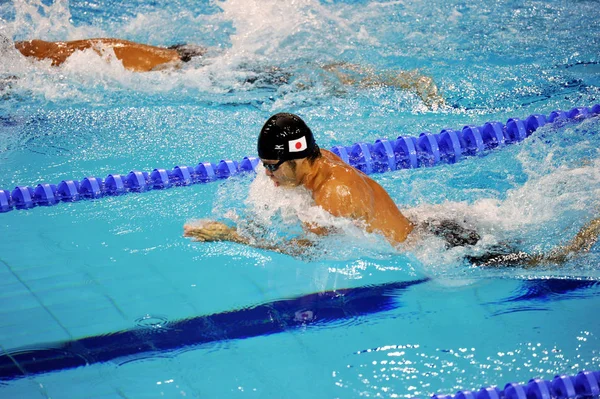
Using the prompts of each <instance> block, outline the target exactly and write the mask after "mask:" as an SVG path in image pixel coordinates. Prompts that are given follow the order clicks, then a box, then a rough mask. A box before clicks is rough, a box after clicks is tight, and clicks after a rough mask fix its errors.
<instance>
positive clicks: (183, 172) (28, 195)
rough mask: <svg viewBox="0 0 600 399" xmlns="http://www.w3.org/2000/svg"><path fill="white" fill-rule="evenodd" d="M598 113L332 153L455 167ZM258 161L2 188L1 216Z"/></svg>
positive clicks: (377, 162)
mask: <svg viewBox="0 0 600 399" xmlns="http://www.w3.org/2000/svg"><path fill="white" fill-rule="evenodd" d="M596 115H600V104H595V105H593V106H592V107H590V108H587V107H577V108H573V109H571V110H570V111H562V110H557V111H552V112H551V113H550V114H549V115H547V116H546V115H542V114H533V115H530V116H528V117H527V118H526V119H525V120H521V119H519V118H510V119H508V121H507V122H506V124H502V123H500V122H494V121H492V122H487V123H485V124H483V125H482V126H473V125H467V126H464V127H463V128H462V129H461V130H453V129H443V130H442V131H441V132H440V133H438V134H432V133H430V132H423V133H421V134H420V135H419V136H418V137H411V136H399V137H398V138H396V139H395V140H389V139H385V138H383V139H378V140H376V141H375V142H374V143H364V142H360V143H355V144H353V145H351V146H341V145H338V146H334V147H333V148H331V151H332V152H333V153H335V154H337V155H339V156H340V158H342V159H343V160H344V162H346V163H348V164H350V165H351V166H353V167H355V168H357V169H359V170H361V171H362V172H364V173H366V174H371V173H382V172H386V171H394V170H398V169H408V168H419V167H428V166H435V165H438V164H440V163H449V164H452V163H456V162H458V161H460V160H461V159H462V158H464V157H466V156H474V155H483V154H484V153H486V152H487V151H489V150H493V149H495V148H502V147H504V146H506V145H508V144H514V143H518V142H521V141H523V140H524V139H526V138H527V137H528V136H530V135H531V134H532V133H533V132H534V131H535V130H537V129H538V128H539V127H541V126H544V125H546V124H549V123H554V122H556V121H559V120H562V121H569V120H574V121H579V120H582V119H585V118H589V117H592V116H596ZM258 162H259V160H258V158H256V157H244V158H243V159H242V160H241V161H239V162H238V161H231V160H221V161H220V162H218V163H216V164H215V163H212V162H200V163H198V165H196V166H194V167H192V166H175V167H174V168H173V169H171V170H168V169H159V168H157V169H154V170H153V171H152V172H151V173H148V172H144V171H137V170H134V171H131V172H129V174H127V175H121V174H109V175H108V176H106V178H104V179H103V178H101V177H97V176H88V177H85V178H83V179H82V180H80V181H79V180H63V181H61V182H60V183H59V184H48V183H41V184H38V185H37V186H36V187H35V188H34V187H29V186H17V187H15V188H14V190H12V191H9V190H0V212H8V211H10V210H12V209H30V208H33V207H35V206H49V205H56V204H58V203H60V202H73V201H79V200H82V199H94V198H100V197H103V196H105V195H120V194H125V193H129V192H144V191H148V190H160V189H166V188H170V187H174V186H189V185H192V184H197V183H207V182H211V181H215V180H219V179H226V178H228V177H231V176H234V175H237V174H240V173H245V172H253V171H254V170H255V168H256V166H257V165H258Z"/></svg>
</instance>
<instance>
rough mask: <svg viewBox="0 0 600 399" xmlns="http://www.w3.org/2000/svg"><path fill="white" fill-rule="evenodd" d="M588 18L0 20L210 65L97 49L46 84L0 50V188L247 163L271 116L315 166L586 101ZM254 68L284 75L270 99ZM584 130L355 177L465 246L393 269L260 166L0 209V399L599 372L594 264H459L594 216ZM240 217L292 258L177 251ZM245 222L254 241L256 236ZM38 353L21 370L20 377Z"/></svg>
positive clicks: (593, 31)
mask: <svg viewBox="0 0 600 399" xmlns="http://www.w3.org/2000/svg"><path fill="white" fill-rule="evenodd" d="M598 21H600V11H599V10H598V7H597V4H596V2H594V1H578V2H567V1H563V0H560V1H559V0H556V1H544V2H540V1H525V2H517V1H512V0H506V1H496V2H493V3H489V4H485V5H483V4H477V3H469V2H461V1H437V0H434V1H430V2H423V3H422V2H416V1H396V2H372V1H322V2H318V1H313V0H300V1H295V2H292V3H288V2H278V1H270V0H263V1H252V0H226V1H219V2H205V1H202V2H191V1H190V2H188V1H183V0H182V1H176V2H169V3H168V4H159V3H156V2H127V3H120V2H114V1H85V2H83V1H61V0H58V1H54V2H52V1H33V0H22V1H15V2H13V3H0V34H2V35H4V36H6V37H7V38H9V39H11V40H25V39H31V38H42V39H46V40H75V39H79V38H84V37H119V38H124V39H128V40H134V41H139V42H143V43H148V44H154V45H165V46H166V45H171V44H175V43H182V42H187V43H195V44H199V45H203V46H207V47H208V48H209V52H208V54H207V55H206V56H205V57H203V58H202V59H200V60H193V61H192V62H190V63H188V64H186V65H184V66H183V68H182V69H180V70H174V71H165V72H150V73H144V74H136V73H133V72H129V71H126V70H124V69H123V67H122V65H120V64H119V63H118V62H106V60H103V59H101V58H100V57H99V56H98V55H96V54H95V53H93V52H83V53H80V54H76V55H74V56H73V57H71V58H70V59H69V60H68V61H67V62H66V63H65V64H64V65H62V66H60V67H51V66H50V65H49V63H44V62H32V61H30V60H26V59H24V58H23V57H21V56H20V55H19V54H18V53H17V52H16V51H14V50H13V49H12V45H11V44H10V43H9V45H7V46H6V45H5V46H3V47H1V48H0V50H1V51H2V57H0V79H2V83H0V98H1V101H0V164H1V165H2V166H1V169H0V170H1V171H2V173H1V174H0V188H3V189H8V190H12V188H14V187H15V186H17V185H29V186H35V185H37V184H38V183H44V182H46V183H53V184H57V183H59V182H60V181H61V180H65V179H82V178H83V177H85V176H100V177H105V176H106V175H108V174H110V173H128V172H129V171H130V170H145V171H151V170H152V169H153V168H172V167H174V166H175V165H196V164H197V163H198V162H200V161H203V162H204V161H211V162H216V161H219V160H221V159H234V160H240V159H242V158H243V157H244V156H248V155H249V156H254V155H255V153H256V148H255V145H256V137H257V135H258V132H259V130H260V128H261V126H262V124H263V123H264V121H265V120H266V119H267V118H268V117H269V116H270V115H272V114H273V113H276V112H282V111H286V112H294V113H297V114H298V115H300V116H302V118H303V119H305V120H306V121H307V123H308V124H309V126H310V127H311V128H312V130H313V132H314V133H315V137H316V140H317V142H318V143H319V145H320V146H321V147H322V148H331V147H332V146H334V145H339V144H342V145H350V144H352V143H355V142H359V141H365V142H374V141H375V140H376V139H378V138H383V137H387V138H390V139H395V138H396V137H398V136H399V135H410V136H417V135H418V134H419V133H421V132H423V131H430V132H433V133H437V132H439V131H440V130H441V129H443V128H454V129H460V128H462V126H465V125H469V124H473V125H482V124H483V123H485V122H488V121H492V120H497V121H500V122H502V123H506V120H507V119H508V118H510V117H519V118H525V117H527V116H528V115H530V114H532V113H541V114H545V115H548V114H549V113H550V112H551V111H553V110H556V109H564V110H569V109H571V108H573V107H576V106H586V107H590V106H592V105H593V104H596V103H599V102H600V100H599V95H600V68H599V67H598V63H599V62H600V59H598V54H600V52H599V47H600V33H599V32H600V29H599V28H600V27H599V24H600V22H598ZM337 62H348V63H353V64H358V65H361V66H365V67H372V68H373V70H374V71H376V72H377V73H385V72H386V71H396V70H413V69H418V71H419V72H420V73H421V74H424V75H427V76H430V77H431V78H432V79H433V80H434V82H435V83H436V84H437V86H438V87H439V90H440V93H441V94H442V96H443V97H444V100H445V104H442V105H440V106H437V107H430V106H427V105H426V104H425V103H424V102H423V101H422V100H421V99H420V98H419V97H418V96H417V95H416V94H415V93H414V92H411V91H406V90H401V89H398V88H393V87H385V86H378V87H377V86H376V87H358V86H344V85H342V84H341V83H340V82H339V80H337V79H336V77H335V76H334V74H331V73H328V72H327V71H325V70H324V69H323V66H325V65H328V64H332V63H337ZM273 71H276V73H281V74H282V76H285V77H286V81H285V82H284V83H281V81H280V82H277V81H273ZM599 131H600V118H599V117H598V116H595V117H591V118H587V119H584V120H580V121H570V122H561V123H556V124H549V125H546V126H544V127H542V128H540V129H538V130H537V131H536V132H534V134H533V135H532V136H530V137H528V138H527V139H526V140H525V141H523V142H522V143H518V144H514V145H510V146H507V147H505V148H503V149H500V150H494V151H490V152H488V153H486V154H485V155H484V156H480V157H469V158H465V159H464V160H462V161H461V162H459V163H456V164H452V165H449V164H442V165H438V166H435V167H432V168H419V169H410V170H401V171H397V172H388V173H383V174H376V175H373V178H374V179H375V180H377V181H378V182H379V183H380V184H381V185H382V186H383V187H384V188H385V189H386V190H387V191H388V192H389V193H390V195H391V197H392V198H393V199H394V201H395V202H396V203H397V204H398V206H399V207H400V209H401V210H402V211H403V212H404V213H406V214H407V215H408V216H409V217H410V218H411V219H413V220H416V221H424V220H427V219H430V218H442V217H450V218H454V219H458V220H464V221H465V222H466V223H467V224H469V225H470V226H472V227H474V228H476V229H477V230H478V231H479V232H480V234H481V235H482V237H483V239H482V242H481V243H480V244H478V245H477V246H475V247H474V248H462V247H459V248H454V249H451V250H446V249H445V248H444V245H443V243H442V242H441V241H440V240H438V239H435V238H428V239H425V240H424V241H422V242H420V243H418V244H416V245H414V246H412V247H410V248H407V249H406V251H397V250H395V249H393V248H391V247H390V246H389V245H388V244H387V243H385V242H384V241H383V240H382V239H381V238H380V237H378V236H376V235H369V234H365V233H364V232H362V231H361V230H360V229H359V228H356V227H355V226H353V225H352V224H351V223H348V222H347V221H344V220H336V219H333V218H331V217H328V216H327V215H323V214H322V213H319V210H318V209H315V208H314V207H311V206H310V201H309V200H308V199H307V194H306V193H305V192H302V190H288V191H285V190H281V189H276V188H275V187H273V186H272V185H271V184H270V183H269V181H268V180H267V179H266V178H265V176H264V175H263V174H262V173H261V172H262V169H261V168H260V167H259V168H258V169H257V170H258V172H259V173H258V174H257V175H256V176H255V175H242V176H236V177H234V178H230V179H227V180H221V181H218V182H213V183H208V184H196V185H192V186H189V187H178V188H171V189H168V190H152V191H149V192H146V193H140V194H135V193H131V194H127V195H122V196H107V197H104V198H101V199H98V200H93V201H91V200H89V201H79V202H74V203H61V204H58V205H56V206H52V207H36V208H33V209H31V210H12V211H10V212H7V213H2V214H0V228H1V229H2V235H1V237H2V239H1V240H0V276H1V277H0V298H1V300H0V312H1V315H0V320H2V322H1V323H0V373H1V374H0V397H3V398H4V397H6V398H53V397H60V398H104V397H106V398H115V397H122V398H146V397H148V398H154V397H160V396H163V397H184V396H185V397H207V398H228V397H238V396H239V397H245V396H246V397H259V398H270V397H274V398H279V397H286V398H295V397H298V398H305V397H314V398H353V397H407V398H409V397H417V396H420V397H426V396H428V395H431V394H433V393H438V392H440V393H454V392H456V391H458V390H460V389H478V388H479V387H481V386H488V385H496V384H497V385H502V384H504V383H506V382H513V381H514V382H521V383H523V382H527V381H528V380H529V378H532V377H540V378H545V379H551V378H552V377H553V376H554V375H556V374H563V373H565V374H575V373H576V372H577V371H579V370H585V369H588V370H598V369H600V350H599V349H598V348H600V345H599V344H600V338H599V337H600V323H598V320H597V317H595V313H596V309H598V307H599V306H600V285H599V283H598V282H599V281H600V268H599V264H600V248H599V247H598V244H596V245H595V246H593V247H592V249H591V250H590V251H589V252H588V253H585V254H582V255H581V256H579V257H576V258H573V259H570V260H569V261H568V262H567V263H565V264H562V265H547V266H544V267H541V268H535V269H524V268H519V267H516V268H499V269H495V268H494V269H485V268H477V267H473V266H470V265H468V264H466V263H465V262H464V261H463V257H464V256H465V255H473V254H477V253H479V252H481V251H484V250H485V249H486V248H487V247H488V246H491V245H494V244H497V243H503V242H509V243H511V245H513V246H515V247H516V248H518V249H520V250H523V251H527V252H534V253H539V252H546V251H549V250H551V249H552V248H554V247H555V246H557V245H560V244H564V243H566V242H567V241H568V240H569V239H570V238H572V237H573V236H574V235H575V234H576V233H577V231H578V230H579V229H580V228H581V227H582V226H583V225H585V223H586V222H588V221H589V220H591V219H592V218H594V217H598V212H599V210H600V200H599V198H600V153H599V150H598V148H600V134H599ZM206 218H210V219H219V220H225V221H229V222H233V221H235V222H237V223H238V224H239V226H240V228H241V229H242V230H243V231H245V232H254V233H256V232H258V231H260V232H261V234H264V235H265V236H266V237H268V238H269V239H272V240H283V239H284V238H286V237H290V236H293V235H294V234H296V233H297V232H298V230H299V225H300V220H304V219H306V218H309V219H310V218H320V219H319V220H322V221H324V222H326V223H330V224H332V225H334V226H336V227H338V228H339V230H340V233H339V234H335V235H332V236H330V237H326V238H323V239H321V240H319V242H317V244H316V245H315V247H314V248H312V249H311V250H309V251H308V252H307V253H306V254H305V255H304V256H301V257H291V256H287V255H283V254H278V253H273V252H269V251H265V250H261V249H255V248H250V247H245V246H240V245H237V244H231V243H208V244H207V243H195V242H191V241H190V240H188V239H186V238H183V237H182V230H183V229H182V226H183V224H184V223H186V222H190V221H194V220H197V219H206ZM257 226H258V227H257ZM34 357H35V359H36V360H35V361H33V360H32V359H33V358H34Z"/></svg>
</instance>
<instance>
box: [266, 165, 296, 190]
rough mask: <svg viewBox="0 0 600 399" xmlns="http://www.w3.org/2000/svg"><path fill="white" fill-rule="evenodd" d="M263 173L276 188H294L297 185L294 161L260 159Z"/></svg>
mask: <svg viewBox="0 0 600 399" xmlns="http://www.w3.org/2000/svg"><path fill="white" fill-rule="evenodd" d="M261 161H262V163H263V166H264V167H265V173H266V174H267V176H269V178H270V179H271V181H273V183H274V184H275V186H276V187H279V186H283V187H295V186H297V185H298V184H299V182H298V179H297V178H296V167H295V166H296V165H295V162H294V161H278V160H271V159H261Z"/></svg>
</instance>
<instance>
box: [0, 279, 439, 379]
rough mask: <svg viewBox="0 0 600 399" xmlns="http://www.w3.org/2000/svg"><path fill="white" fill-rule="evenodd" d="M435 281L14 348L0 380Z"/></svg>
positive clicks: (318, 318) (297, 317)
mask: <svg viewBox="0 0 600 399" xmlns="http://www.w3.org/2000/svg"><path fill="white" fill-rule="evenodd" d="M427 281H429V279H420V280H414V281H406V282H394V283H387V284H382V285H375V286H368V287H359V288H348V289H342V290H336V291H326V292H319V293H315V294H309V295H304V296H301V297H297V298H293V299H287V300H279V301H274V302H270V303H266V304H262V305H258V306H255V307H250V308H244V309H240V310H234V311H229V312H223V313H217V314H212V315H208V316H200V317H194V318H190V319H184V320H179V321H174V322H171V323H167V325H165V326H163V325H156V326H151V327H145V328H140V327H138V328H134V329H129V330H123V331H117V332H113V333H108V334H103V335H97V336H92V337H86V338H81V339H77V340H69V341H64V342H57V343H53V344H48V345H46V346H45V347H43V348H39V349H36V348H35V347H32V346H27V347H24V348H19V349H14V350H11V351H10V352H8V353H6V354H5V355H3V356H0V381H2V380H13V379H18V378H22V377H26V376H31V375H35V374H40V373H47V372H52V371H58V370H65V369H71V368H75V367H80V366H85V365H90V364H94V363H102V362H108V361H113V360H116V359H122V358H131V357H134V358H135V357H142V356H144V354H146V356H148V354H153V353H159V352H164V351H173V350H177V349H181V348H185V347H191V346H197V345H202V344H206V343H210V342H217V341H225V340H230V339H243V338H250V337H257V336H264V335H271V334H276V333H280V332H284V331H287V330H292V329H295V328H298V327H301V326H303V325H306V324H309V323H310V324H312V323H314V324H322V323H331V322H334V321H337V320H341V319H348V318H352V317H356V316H358V315H366V314H370V313H377V312H382V311H386V310H391V309H393V308H395V307H396V306H397V304H396V299H395V297H394V296H391V295H390V292H393V291H403V290H406V289H408V288H410V287H411V286H413V285H417V284H422V283H425V282H427Z"/></svg>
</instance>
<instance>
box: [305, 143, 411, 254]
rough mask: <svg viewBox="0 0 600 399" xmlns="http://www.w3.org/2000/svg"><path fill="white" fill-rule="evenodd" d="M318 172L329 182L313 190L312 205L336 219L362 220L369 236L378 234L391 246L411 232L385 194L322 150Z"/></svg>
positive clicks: (353, 169) (328, 152) (336, 157)
mask: <svg viewBox="0 0 600 399" xmlns="http://www.w3.org/2000/svg"><path fill="white" fill-rule="evenodd" d="M321 153H322V155H323V157H322V159H320V160H318V161H320V162H321V165H320V169H321V171H322V173H325V174H326V176H327V177H328V178H326V179H324V180H323V182H322V184H321V186H320V187H318V188H316V189H315V190H313V194H314V198H315V202H316V203H317V204H319V205H321V206H323V208H325V209H326V210H327V211H329V212H330V213H332V214H333V215H335V216H342V217H348V218H352V219H356V220H362V221H364V222H365V223H366V225H367V231H368V232H379V233H381V234H383V235H384V236H385V237H386V239H387V240H388V241H389V242H390V243H391V244H392V245H396V244H398V243H401V242H403V241H404V240H406V237H407V236H408V234H410V232H411V231H412V229H413V226H412V224H411V223H410V221H409V220H408V219H407V218H406V217H405V216H404V215H403V214H402V213H401V212H400V210H399V209H398V207H397V206H396V204H395V203H394V201H393V200H392V199H391V198H390V196H389V195H388V193H387V192H386V191H385V190H384V189H383V187H381V186H380V185H379V184H378V183H377V182H375V181H374V180H373V179H371V178H370V177H368V176H367V175H365V174H364V173H362V172H361V171H359V170H357V169H355V168H353V167H351V166H350V165H348V164H346V163H345V162H344V161H342V160H341V159H340V158H339V157H338V156H337V155H335V154H333V153H331V152H330V151H327V150H321Z"/></svg>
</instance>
